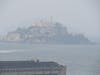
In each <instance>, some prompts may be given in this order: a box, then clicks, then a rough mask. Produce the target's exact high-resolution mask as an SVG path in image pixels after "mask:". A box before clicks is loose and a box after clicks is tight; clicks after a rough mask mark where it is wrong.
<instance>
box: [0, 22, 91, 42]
mask: <svg viewBox="0 0 100 75" xmlns="http://www.w3.org/2000/svg"><path fill="white" fill-rule="evenodd" d="M0 41H2V42H14V43H15V42H16V43H32V44H90V43H91V42H90V40H88V38H86V37H85V36H84V35H83V34H74V35H73V34H72V33H69V32H68V30H67V27H65V26H64V25H62V24H61V23H59V22H48V21H45V22H43V21H39V22H34V23H32V25H30V26H29V27H26V28H24V27H22V28H17V29H16V30H14V31H12V32H8V33H7V34H6V35H5V36H2V37H0Z"/></svg>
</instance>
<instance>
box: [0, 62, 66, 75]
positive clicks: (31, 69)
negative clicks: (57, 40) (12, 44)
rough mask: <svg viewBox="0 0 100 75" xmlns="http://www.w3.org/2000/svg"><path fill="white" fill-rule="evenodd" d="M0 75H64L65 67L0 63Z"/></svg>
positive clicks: (43, 63)
mask: <svg viewBox="0 0 100 75" xmlns="http://www.w3.org/2000/svg"><path fill="white" fill-rule="evenodd" d="M0 75H66V66H63V65H60V64H58V63H56V62H40V61H0Z"/></svg>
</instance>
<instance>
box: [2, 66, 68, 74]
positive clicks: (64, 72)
mask: <svg viewBox="0 0 100 75" xmlns="http://www.w3.org/2000/svg"><path fill="white" fill-rule="evenodd" d="M0 75H66V67H60V68H58V69H55V70H53V69H49V70H47V69H42V70H32V69H27V70H18V71H17V70H7V69H6V71H0Z"/></svg>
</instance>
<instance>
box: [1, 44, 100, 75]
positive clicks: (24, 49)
mask: <svg viewBox="0 0 100 75" xmlns="http://www.w3.org/2000/svg"><path fill="white" fill-rule="evenodd" d="M24 59H25V60H26V59H27V60H36V59H40V60H41V61H56V62H59V63H60V64H64V65H66V66H67V75H100V45H28V44H23V45H22V44H5V43H4V44H0V60H24Z"/></svg>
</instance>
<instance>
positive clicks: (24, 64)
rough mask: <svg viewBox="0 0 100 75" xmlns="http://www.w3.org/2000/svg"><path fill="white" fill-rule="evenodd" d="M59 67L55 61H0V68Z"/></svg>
mask: <svg viewBox="0 0 100 75" xmlns="http://www.w3.org/2000/svg"><path fill="white" fill-rule="evenodd" d="M42 67H49V68H53V67H59V64H58V63H56V62H39V61H37V62H35V61H0V69H4V68H42Z"/></svg>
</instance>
